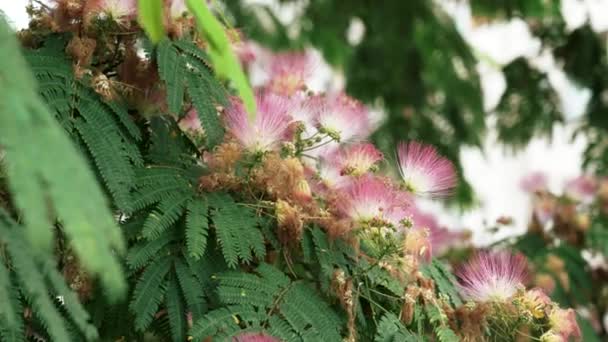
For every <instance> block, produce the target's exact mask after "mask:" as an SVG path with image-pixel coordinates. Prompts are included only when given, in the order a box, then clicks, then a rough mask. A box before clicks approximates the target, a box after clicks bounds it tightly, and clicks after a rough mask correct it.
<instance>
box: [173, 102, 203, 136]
mask: <svg viewBox="0 0 608 342" xmlns="http://www.w3.org/2000/svg"><path fill="white" fill-rule="evenodd" d="M178 125H179V128H181V129H182V131H184V132H191V133H194V134H202V133H203V132H204V130H203V126H201V120H200V119H199V117H198V112H197V111H196V109H194V108H193V109H191V110H190V111H189V112H188V113H186V115H185V116H184V117H183V118H181V119H180V120H179V123H178Z"/></svg>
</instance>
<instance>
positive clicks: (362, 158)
mask: <svg viewBox="0 0 608 342" xmlns="http://www.w3.org/2000/svg"><path fill="white" fill-rule="evenodd" d="M337 158H338V161H337V163H338V164H339V165H340V166H341V167H342V169H341V170H340V174H343V175H352V176H361V175H363V174H365V173H367V172H368V171H370V170H372V169H373V168H374V167H375V166H376V164H377V163H378V162H379V161H381V160H382V158H384V156H383V155H382V152H380V151H378V149H377V148H376V147H375V146H374V145H373V144H370V143H359V144H354V145H350V146H345V147H343V148H342V149H341V150H340V152H339V153H338V154H337Z"/></svg>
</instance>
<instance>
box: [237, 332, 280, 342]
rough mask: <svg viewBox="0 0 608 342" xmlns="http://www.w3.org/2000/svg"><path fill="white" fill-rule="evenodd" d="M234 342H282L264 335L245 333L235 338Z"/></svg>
mask: <svg viewBox="0 0 608 342" xmlns="http://www.w3.org/2000/svg"><path fill="white" fill-rule="evenodd" d="M232 342H281V340H279V339H278V338H276V337H273V336H270V335H266V334H264V333H244V334H240V335H237V336H235V337H233V338H232Z"/></svg>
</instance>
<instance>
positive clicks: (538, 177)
mask: <svg viewBox="0 0 608 342" xmlns="http://www.w3.org/2000/svg"><path fill="white" fill-rule="evenodd" d="M520 186H521V189H522V190H523V191H525V192H529V193H534V192H537V191H542V190H546V189H547V175H546V174H544V173H542V172H532V173H531V174H529V175H527V176H525V177H524V178H522V180H521V182H520Z"/></svg>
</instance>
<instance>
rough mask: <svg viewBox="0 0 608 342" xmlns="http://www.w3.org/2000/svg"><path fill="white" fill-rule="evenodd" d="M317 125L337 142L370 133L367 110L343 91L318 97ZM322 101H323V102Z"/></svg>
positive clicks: (343, 141)
mask: <svg viewBox="0 0 608 342" xmlns="http://www.w3.org/2000/svg"><path fill="white" fill-rule="evenodd" d="M317 101H322V102H321V103H320V104H319V106H318V113H317V120H316V121H317V126H318V127H319V129H321V130H323V131H325V132H327V133H328V134H329V135H330V136H332V137H333V138H334V139H336V140H337V141H338V142H341V143H345V142H353V141H361V140H363V139H365V138H367V136H368V135H369V134H370V133H371V122H370V118H369V111H368V110H367V108H366V107H365V106H364V105H363V104H362V103H360V102H359V101H357V100H355V99H353V98H351V97H349V96H348V95H346V94H344V93H337V94H329V95H326V96H325V97H318V98H317ZM323 101H324V103H323Z"/></svg>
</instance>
